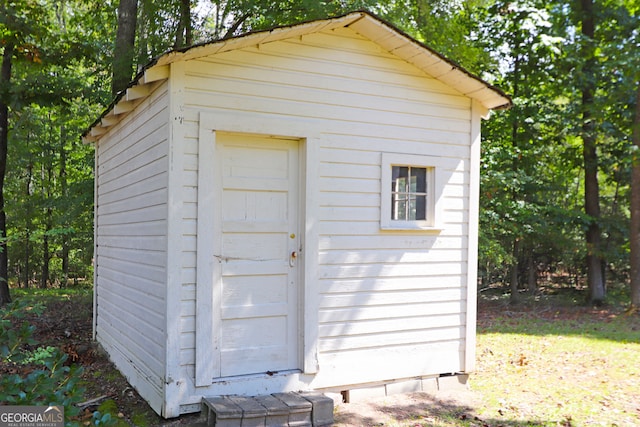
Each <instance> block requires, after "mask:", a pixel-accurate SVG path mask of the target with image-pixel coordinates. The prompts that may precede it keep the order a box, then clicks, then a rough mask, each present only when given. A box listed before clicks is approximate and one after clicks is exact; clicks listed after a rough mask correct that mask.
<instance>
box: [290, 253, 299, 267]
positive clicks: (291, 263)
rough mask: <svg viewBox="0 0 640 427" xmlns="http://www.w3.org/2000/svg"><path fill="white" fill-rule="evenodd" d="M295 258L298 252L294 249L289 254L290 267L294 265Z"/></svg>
mask: <svg viewBox="0 0 640 427" xmlns="http://www.w3.org/2000/svg"><path fill="white" fill-rule="evenodd" d="M297 258H298V252H296V251H293V252H291V256H290V257H289V265H290V266H291V267H294V266H295V264H296V259H297Z"/></svg>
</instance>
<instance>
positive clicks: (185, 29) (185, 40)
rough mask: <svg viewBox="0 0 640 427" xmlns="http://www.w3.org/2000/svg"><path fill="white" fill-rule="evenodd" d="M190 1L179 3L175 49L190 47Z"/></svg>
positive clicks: (184, 0)
mask: <svg viewBox="0 0 640 427" xmlns="http://www.w3.org/2000/svg"><path fill="white" fill-rule="evenodd" d="M191 33H192V31H191V0H181V1H180V21H179V22H178V30H177V31H176V46H175V47H176V48H181V47H184V46H190V45H191V43H193V37H192V35H191Z"/></svg>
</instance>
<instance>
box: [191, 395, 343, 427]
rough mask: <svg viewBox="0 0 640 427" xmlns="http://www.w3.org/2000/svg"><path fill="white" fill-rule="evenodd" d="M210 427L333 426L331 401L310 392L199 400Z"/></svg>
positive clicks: (218, 397) (217, 397)
mask: <svg viewBox="0 0 640 427" xmlns="http://www.w3.org/2000/svg"><path fill="white" fill-rule="evenodd" d="M202 406H203V411H205V412H206V418H207V426H209V427H276V426H286V427H289V426H290V427H324V426H330V425H332V424H333V399H331V398H329V397H327V396H325V395H323V394H321V393H313V392H303V393H274V394H270V395H263V396H253V397H246V396H216V397H205V398H203V399H202Z"/></svg>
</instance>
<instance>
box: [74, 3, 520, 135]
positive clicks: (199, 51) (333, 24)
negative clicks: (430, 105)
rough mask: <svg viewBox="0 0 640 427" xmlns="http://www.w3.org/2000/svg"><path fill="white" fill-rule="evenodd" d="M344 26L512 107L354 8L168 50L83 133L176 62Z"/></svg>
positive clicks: (101, 125) (115, 113) (487, 102)
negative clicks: (326, 16)
mask: <svg viewBox="0 0 640 427" xmlns="http://www.w3.org/2000/svg"><path fill="white" fill-rule="evenodd" d="M340 27H347V28H350V29H352V30H353V31H355V32H357V33H358V34H360V35H362V36H363V37H365V38H367V39H369V40H371V41H373V42H374V43H377V44H378V45H380V46H381V47H382V48H383V49H385V50H387V51H389V52H390V53H392V54H394V55H396V56H397V57H399V58H401V59H403V60H405V61H407V62H409V63H410V64H413V65H414V66H416V67H417V68H419V69H421V70H423V71H424V72H425V73H427V74H429V75H430V76H432V77H433V78H435V79H437V80H439V81H441V82H443V83H445V84H447V85H449V86H451V87H454V88H455V89H456V90H458V91H460V92H461V93H462V94H463V95H465V96H468V97H469V98H471V99H473V100H476V101H477V102H479V103H480V104H481V105H482V106H484V107H485V108H486V109H487V110H496V109H506V108H509V107H511V105H512V103H511V99H510V98H509V96H508V95H507V94H505V93H504V92H503V91H502V90H500V89H499V88H497V87H495V86H493V85H491V84H489V83H487V82H486V81H484V80H482V79H481V78H480V77H478V76H476V75H474V74H472V73H470V72H469V71H467V70H465V69H464V68H463V67H461V66H460V65H458V64H456V63H455V62H454V61H452V60H450V59H447V58H445V57H444V56H443V55H441V54H440V53H438V52H436V51H435V50H433V49H431V48H430V47H428V46H426V45H425V44H423V43H420V42H419V41H417V40H415V39H414V38H412V37H411V36H409V35H407V34H406V33H404V32H402V31H400V30H399V29H397V28H396V27H394V26H393V25H391V24H389V23H387V22H385V21H384V20H382V19H380V18H378V17H377V16H375V15H372V14H371V13H369V12H365V11H359V12H352V13H349V14H347V15H344V16H339V17H335V18H329V19H323V20H316V21H310V22H305V23H302V24H297V25H292V26H287V27H278V28H274V29H271V30H266V31H258V32H252V33H247V34H244V35H240V36H237V37H233V38H228V39H222V40H217V41H213V42H208V43H202V44H198V45H194V46H190V47H187V48H183V49H176V50H172V51H169V52H167V53H165V54H163V55H161V56H159V57H157V58H155V59H154V60H152V61H151V62H150V63H149V64H147V65H146V66H144V67H143V68H142V70H141V71H140V72H139V73H138V74H137V75H136V77H135V78H134V80H133V81H132V82H131V83H130V84H129V85H128V87H127V88H126V89H125V90H123V91H121V92H120V93H119V94H118V95H117V96H116V97H115V99H114V100H113V102H112V103H111V104H110V105H109V106H108V107H107V109H106V110H105V112H104V113H103V114H102V115H101V116H100V117H99V118H98V119H97V120H96V121H95V122H93V124H91V126H90V127H89V129H88V130H87V131H85V133H84V134H83V135H82V139H83V141H84V142H93V141H96V140H98V139H100V137H101V136H102V135H103V134H105V133H106V132H107V131H108V129H109V128H110V127H111V126H113V125H115V124H116V123H117V122H119V121H120V119H122V118H123V117H124V116H125V115H126V114H127V113H128V112H129V111H131V110H133V108H134V107H135V105H136V104H137V103H138V102H140V101H141V100H142V99H144V98H145V97H146V96H147V95H148V94H149V93H151V91H152V89H153V88H154V85H158V84H159V82H161V81H163V80H166V79H168V78H169V67H170V65H171V64H172V63H174V62H177V61H186V60H189V59H196V58H200V57H204V56H208V55H213V54H216V53H222V52H228V51H232V50H238V49H242V48H245V47H248V46H256V45H260V44H265V43H269V42H275V41H279V40H284V39H287V38H291V37H300V36H304V35H307V34H313V33H317V32H320V31H324V30H332V29H335V28H340Z"/></svg>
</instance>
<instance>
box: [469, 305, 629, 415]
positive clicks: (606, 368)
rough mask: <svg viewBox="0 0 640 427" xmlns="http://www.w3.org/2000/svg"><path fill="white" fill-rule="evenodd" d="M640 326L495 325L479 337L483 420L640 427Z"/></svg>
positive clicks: (477, 379)
mask: <svg viewBox="0 0 640 427" xmlns="http://www.w3.org/2000/svg"><path fill="white" fill-rule="evenodd" d="M638 335H639V332H638V320H637V319H631V318H624V317H617V318H616V319H614V320H612V321H610V322H607V321H603V320H592V319H588V320H584V321H567V319H558V320H546V319H535V318H532V317H531V316H519V317H517V318H511V317H510V318H505V317H498V318H496V319H495V322H494V324H492V325H491V326H490V327H488V328H486V329H484V328H483V329H482V330H481V331H480V334H479V336H478V358H477V363H478V365H477V373H475V374H474V375H473V380H472V387H473V389H474V390H477V391H478V392H480V393H481V395H482V405H481V407H480V408H478V410H477V412H478V416H479V418H481V419H495V420H500V421H508V422H511V423H514V424H513V425H532V426H557V425H566V426H574V425H575V426H583V425H584V426H586V425H598V426H633V425H640V344H639V343H638Z"/></svg>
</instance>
